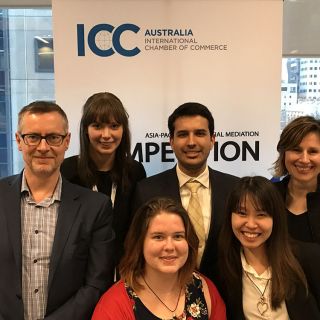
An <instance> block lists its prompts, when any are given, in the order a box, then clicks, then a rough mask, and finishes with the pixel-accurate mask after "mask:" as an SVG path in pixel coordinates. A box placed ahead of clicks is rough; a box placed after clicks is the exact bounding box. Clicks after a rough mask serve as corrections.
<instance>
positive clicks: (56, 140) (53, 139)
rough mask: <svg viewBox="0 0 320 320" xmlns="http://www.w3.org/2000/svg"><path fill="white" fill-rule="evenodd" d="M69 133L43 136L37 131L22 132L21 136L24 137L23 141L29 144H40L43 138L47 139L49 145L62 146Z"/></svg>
mask: <svg viewBox="0 0 320 320" xmlns="http://www.w3.org/2000/svg"><path fill="white" fill-rule="evenodd" d="M66 136H67V134H65V135H62V134H55V133H53V134H48V135H46V136H41V135H40V134H35V133H27V134H20V137H21V138H22V139H23V142H24V143H25V144H26V145H28V146H38V145H39V144H40V142H41V140H42V139H44V140H46V142H47V144H48V145H49V146H54V147H58V146H61V144H62V142H63V140H64V138H65V137H66Z"/></svg>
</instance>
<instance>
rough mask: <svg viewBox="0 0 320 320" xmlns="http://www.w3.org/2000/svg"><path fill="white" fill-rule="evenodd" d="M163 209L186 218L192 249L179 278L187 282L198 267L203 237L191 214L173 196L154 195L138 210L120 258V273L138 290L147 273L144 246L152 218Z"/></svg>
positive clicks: (181, 282) (187, 238)
mask: <svg viewBox="0 0 320 320" xmlns="http://www.w3.org/2000/svg"><path fill="white" fill-rule="evenodd" d="M162 212H164V213H169V214H176V215H178V216H179V217H180V218H181V219H182V221H183V225H184V228H185V237H186V241H187V243H188V247H189V253H188V258H187V261H186V263H185V264H184V265H183V267H182V268H181V269H180V270H179V282H180V284H181V286H184V285H185V284H186V283H188V282H190V281H191V280H192V273H193V271H194V270H195V267H196V261H197V255H198V246H199V239H198V237H197V234H196V232H195V230H194V228H193V225H192V223H191V221H190V218H189V215H188V213H187V212H186V210H185V209H184V208H183V207H182V205H181V204H179V203H177V202H176V201H175V200H173V199H169V198H154V199H151V200H150V201H148V202H147V203H145V204H144V205H142V206H141V207H140V208H139V209H138V211H137V212H136V213H135V215H134V218H133V221H132V223H131V226H130V229H129V232H128V234H127V237H126V241H125V254H124V256H123V258H122V260H121V262H120V267H119V270H120V276H121V278H122V279H123V280H124V281H126V283H128V285H129V286H130V287H132V288H133V289H134V290H139V289H141V288H143V285H142V284H140V283H139V282H138V278H139V277H141V276H143V275H144V269H145V259H144V255H143V246H144V240H145V237H146V234H147V231H148V228H149V225H150V221H151V220H152V219H153V218H154V217H155V216H156V215H158V214H161V213H162Z"/></svg>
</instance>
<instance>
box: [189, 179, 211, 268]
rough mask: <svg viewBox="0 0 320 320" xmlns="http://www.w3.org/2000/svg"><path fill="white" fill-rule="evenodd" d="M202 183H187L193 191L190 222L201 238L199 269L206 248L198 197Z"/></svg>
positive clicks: (190, 202)
mask: <svg viewBox="0 0 320 320" xmlns="http://www.w3.org/2000/svg"><path fill="white" fill-rule="evenodd" d="M200 186H201V183H200V182H199V181H195V180H193V181H188V182H187V183H186V187H187V188H188V189H189V190H190V191H191V196H190V200H189V205H188V209H187V211H188V214H189V217H190V220H191V222H192V224H193V227H194V229H195V230H196V233H197V236H198V238H199V249H198V258H197V267H198V268H199V267H200V262H201V258H202V255H203V251H204V246H205V241H206V239H205V237H206V236H205V230H204V222H203V215H202V211H201V205H200V202H199V197H198V194H197V192H198V189H199V188H200Z"/></svg>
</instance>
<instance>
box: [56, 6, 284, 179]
mask: <svg viewBox="0 0 320 320" xmlns="http://www.w3.org/2000/svg"><path fill="white" fill-rule="evenodd" d="M52 6H53V27H54V51H55V53H54V54H55V81H56V100H57V103H58V104H59V105H61V107H63V108H64V110H65V111H66V113H67V115H68V117H69V120H70V130H71V133H72V141H71V146H70V149H69V152H68V154H67V155H72V154H77V153H78V152H79V137H78V132H79V121H80V118H81V111H82V106H83V104H84V102H85V100H86V99H87V98H88V97H89V96H90V95H92V94H93V93H95V92H100V91H108V92H112V93H114V94H115V95H117V96H118V97H119V98H120V100H121V101H122V102H123V104H124V106H125V108H126V109H127V111H128V113H129V115H130V118H129V120H130V128H131V132H132V152H133V155H134V157H135V159H136V160H139V161H141V162H143V164H144V166H145V168H146V170H147V174H148V175H152V174H155V173H158V172H160V171H163V170H164V169H167V168H169V167H172V166H173V165H174V163H175V158H174V154H173V153H172V150H171V148H170V144H169V136H168V129H167V119H168V116H169V115H170V114H171V112H172V111H173V110H174V109H175V108H176V107H178V106H179V105H180V104H182V103H185V102H189V101H193V102H200V103H202V104H204V105H206V106H207V107H208V108H209V109H210V110H211V112H212V114H213V117H214V119H215V133H216V144H215V147H214V150H213V152H211V154H210V157H209V165H210V166H211V167H213V168H215V169H218V170H221V171H225V172H228V173H231V174H235V175H238V176H243V175H253V174H261V175H265V176H270V172H269V170H268V169H269V168H271V166H272V163H273V162H274V160H275V158H276V143H277V140H278V138H279V132H280V83H281V44H282V6H283V3H282V0H265V1H264V0H211V1H210V0H208V1H206V0H170V1H169V0H152V1H146V0H114V1H113V0H101V1H98V0H91V1H85V0H53V1H52Z"/></svg>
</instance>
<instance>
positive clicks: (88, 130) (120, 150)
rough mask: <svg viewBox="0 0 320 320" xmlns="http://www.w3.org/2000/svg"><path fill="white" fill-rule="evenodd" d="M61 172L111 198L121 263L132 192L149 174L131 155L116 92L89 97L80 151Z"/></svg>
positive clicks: (74, 181)
mask: <svg viewBox="0 0 320 320" xmlns="http://www.w3.org/2000/svg"><path fill="white" fill-rule="evenodd" d="M61 172H62V174H63V176H64V177H66V178H67V179H68V180H69V181H71V182H72V183H76V184H80V185H82V186H85V187H87V188H90V189H92V190H95V191H98V192H102V193H104V194H106V195H108V196H109V197H111V200H112V203H113V213H114V216H113V228H114V231H115V234H116V240H115V241H116V245H115V246H116V253H115V255H116V264H118V262H119V259H120V257H121V255H122V253H123V242H124V239H125V236H126V234H127V231H128V228H129V226H130V223H131V207H130V206H131V200H132V196H133V192H134V189H135V186H136V183H137V182H138V181H139V180H141V179H143V178H145V177H146V173H145V170H144V168H143V165H142V164H141V163H139V162H137V161H135V160H133V159H132V157H131V154H130V130H129V123H128V114H127V112H126V110H125V108H124V107H123V104H122V102H121V101H120V100H119V99H118V98H117V97H116V96H115V95H114V94H112V93H109V92H99V93H95V94H93V95H92V96H91V97H89V98H88V100H87V101H86V103H85V104H84V106H83V114H82V118H81V122H80V154H79V155H78V156H73V157H70V158H67V159H65V161H64V162H63V164H62V166H61Z"/></svg>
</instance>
